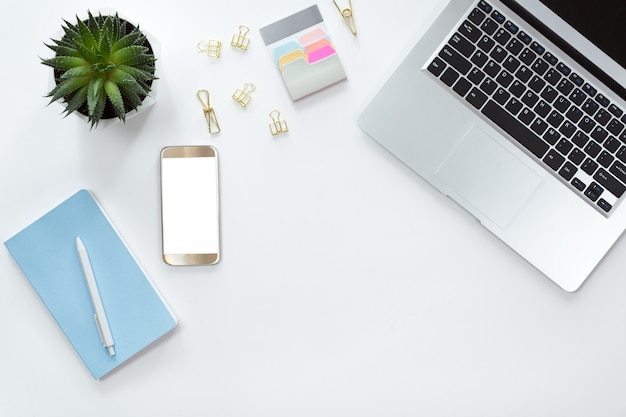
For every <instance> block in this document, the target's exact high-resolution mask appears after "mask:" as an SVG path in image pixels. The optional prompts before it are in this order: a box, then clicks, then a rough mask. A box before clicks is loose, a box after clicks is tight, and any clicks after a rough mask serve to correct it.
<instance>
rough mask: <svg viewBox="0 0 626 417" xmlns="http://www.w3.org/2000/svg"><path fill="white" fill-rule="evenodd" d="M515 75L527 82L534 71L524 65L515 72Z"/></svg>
mask: <svg viewBox="0 0 626 417" xmlns="http://www.w3.org/2000/svg"><path fill="white" fill-rule="evenodd" d="M515 76H516V77H517V78H519V79H520V81H522V82H523V83H527V82H528V80H530V77H532V76H533V73H532V71H531V70H530V69H528V67H525V66H523V65H522V66H521V67H520V68H519V69H518V70H517V72H516V73H515Z"/></svg>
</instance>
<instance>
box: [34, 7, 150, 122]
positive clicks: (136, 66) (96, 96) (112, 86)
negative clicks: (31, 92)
mask: <svg viewBox="0 0 626 417" xmlns="http://www.w3.org/2000/svg"><path fill="white" fill-rule="evenodd" d="M64 22H65V25H64V26H62V28H63V31H64V35H63V36H62V37H61V39H52V42H53V44H46V46H47V47H48V48H50V49H52V50H53V51H54V53H55V56H54V57H52V58H48V59H43V58H42V59H41V61H42V64H44V65H47V66H50V67H52V68H53V69H54V73H55V81H56V86H55V87H54V88H53V89H52V91H50V92H49V93H48V95H47V97H50V103H52V102H55V101H57V100H60V99H63V101H64V102H65V103H67V106H66V108H65V111H64V113H66V116H67V115H69V114H71V113H72V112H74V111H76V110H78V111H79V112H80V113H83V114H85V115H86V116H87V117H88V119H89V122H91V127H92V128H93V127H94V126H97V125H98V122H100V120H101V119H102V118H103V115H105V110H106V112H107V113H111V116H110V117H118V118H119V119H120V120H122V121H123V122H124V121H125V120H126V114H127V113H128V112H130V111H132V110H136V109H137V107H139V106H140V105H141V103H142V102H143V100H144V99H145V97H146V96H147V95H148V94H149V93H150V91H151V86H152V81H153V80H155V79H156V78H155V76H154V71H155V62H156V58H155V57H154V53H153V51H152V48H151V47H150V44H149V43H148V42H147V39H146V37H145V35H144V34H143V33H142V32H141V31H140V30H139V26H133V25H131V24H130V23H128V22H126V21H125V20H124V19H120V17H119V16H118V15H117V13H116V14H115V16H103V15H101V14H99V15H97V16H93V15H92V14H91V12H88V18H87V19H86V20H84V21H83V20H81V19H80V18H78V16H77V17H76V24H72V23H70V22H68V21H67V20H64Z"/></svg>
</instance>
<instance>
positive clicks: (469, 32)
mask: <svg viewBox="0 0 626 417" xmlns="http://www.w3.org/2000/svg"><path fill="white" fill-rule="evenodd" d="M459 33H461V34H462V35H463V36H465V37H466V38H467V39H469V40H470V41H472V42H474V43H476V41H477V40H478V39H479V38H480V36H481V35H482V32H481V31H480V29H478V28H477V27H476V26H474V24H473V23H472V22H470V21H469V20H466V21H465V22H463V23H462V24H461V26H460V27H459Z"/></svg>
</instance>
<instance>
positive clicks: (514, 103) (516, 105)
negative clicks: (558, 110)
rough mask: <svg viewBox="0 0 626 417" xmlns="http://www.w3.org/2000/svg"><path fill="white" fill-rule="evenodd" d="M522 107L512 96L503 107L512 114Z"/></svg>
mask: <svg viewBox="0 0 626 417" xmlns="http://www.w3.org/2000/svg"><path fill="white" fill-rule="evenodd" d="M522 107H524V105H523V104H522V102H521V101H519V100H517V99H515V98H512V99H511V100H509V102H508V103H507V105H506V107H505V108H506V109H507V110H508V111H510V112H511V113H512V114H513V116H515V115H516V114H517V113H519V112H520V110H522ZM625 155H626V153H625Z"/></svg>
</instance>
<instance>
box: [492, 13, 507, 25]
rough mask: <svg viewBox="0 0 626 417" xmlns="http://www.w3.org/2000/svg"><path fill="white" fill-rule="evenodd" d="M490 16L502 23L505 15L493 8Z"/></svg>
mask: <svg viewBox="0 0 626 417" xmlns="http://www.w3.org/2000/svg"><path fill="white" fill-rule="evenodd" d="M491 17H493V20H495V21H496V22H498V23H500V24H503V23H504V21H505V20H506V17H504V16H503V15H502V13H500V12H499V11H497V10H494V11H493V13H491Z"/></svg>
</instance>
